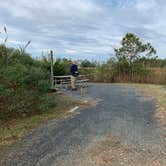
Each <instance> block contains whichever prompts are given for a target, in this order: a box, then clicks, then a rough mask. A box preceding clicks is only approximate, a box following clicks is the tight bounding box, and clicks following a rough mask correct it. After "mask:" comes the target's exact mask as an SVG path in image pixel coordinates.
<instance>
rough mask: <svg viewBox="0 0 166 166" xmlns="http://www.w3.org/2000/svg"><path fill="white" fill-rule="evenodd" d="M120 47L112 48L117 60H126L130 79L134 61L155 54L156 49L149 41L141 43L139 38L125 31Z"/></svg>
mask: <svg viewBox="0 0 166 166" xmlns="http://www.w3.org/2000/svg"><path fill="white" fill-rule="evenodd" d="M121 45H122V46H121V47H120V48H116V49H114V51H115V55H116V57H117V59H118V61H119V62H120V61H126V62H127V63H128V64H129V69H130V71H129V72H130V79H131V80H132V79H133V74H134V70H133V69H134V62H135V61H136V60H138V59H140V58H141V57H145V58H151V57H153V55H154V54H156V50H155V49H154V48H153V47H152V45H151V44H150V43H145V44H144V43H143V42H142V41H141V39H140V38H139V37H138V36H136V35H135V34H133V33H127V34H126V35H125V37H123V39H122V41H121Z"/></svg>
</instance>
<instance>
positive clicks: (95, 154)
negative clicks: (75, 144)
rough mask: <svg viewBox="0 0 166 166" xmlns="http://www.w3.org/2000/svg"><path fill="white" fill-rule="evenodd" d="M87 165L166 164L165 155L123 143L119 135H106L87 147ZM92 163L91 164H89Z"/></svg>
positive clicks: (153, 165) (154, 165) (158, 165)
mask: <svg viewBox="0 0 166 166" xmlns="http://www.w3.org/2000/svg"><path fill="white" fill-rule="evenodd" d="M86 154H87V155H88V156H89V159H88V160H87V161H88V162H87V163H86V164H87V165H95V166H112V165H115V166H117V165H118V166H124V165H125V166H129V165H144V166H149V165H151V166H162V165H165V164H166V159H165V155H162V156H161V155H160V157H159V155H158V154H157V153H155V152H151V151H149V150H142V149H139V148H138V147H135V146H133V145H126V144H123V143H122V142H121V141H120V139H119V138H118V137H106V138H104V139H102V140H100V141H97V142H95V143H94V144H93V145H91V146H89V147H88V148H87V152H86ZM89 163H91V164H89Z"/></svg>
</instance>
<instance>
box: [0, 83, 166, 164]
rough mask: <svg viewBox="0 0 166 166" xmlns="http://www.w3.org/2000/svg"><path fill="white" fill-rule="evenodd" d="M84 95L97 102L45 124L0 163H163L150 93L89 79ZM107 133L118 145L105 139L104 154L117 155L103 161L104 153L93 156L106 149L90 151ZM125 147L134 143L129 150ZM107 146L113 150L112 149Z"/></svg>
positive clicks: (165, 149) (165, 146) (165, 155)
mask: <svg viewBox="0 0 166 166" xmlns="http://www.w3.org/2000/svg"><path fill="white" fill-rule="evenodd" d="M74 93H75V94H74V95H77V93H78V92H74ZM84 98H92V99H93V100H95V101H97V105H96V107H92V108H88V109H87V108H86V109H84V110H81V111H80V112H79V113H76V114H75V115H74V116H73V117H70V118H67V119H64V120H61V121H57V120H51V121H49V122H47V123H46V124H43V125H42V126H40V127H39V128H38V129H36V130H34V131H33V132H32V133H31V134H29V135H28V136H27V137H26V138H24V139H23V140H22V141H21V142H20V143H19V144H18V145H17V146H16V147H15V148H14V149H12V150H11V152H10V153H9V154H8V156H7V157H6V160H3V161H1V162H0V165H4V166H8V165H11V166H15V165H16V166H17V165H20V166H22V165H25V166H33V165H34V166H40V165H42V166H47V165H48V166H79V165H80V166H86V165H87V166H91V165H101V166H102V165H103V166H104V165H106V166H107V165H129V164H130V165H142V162H143V161H146V162H147V165H148V164H149V165H153V164H154V165H157V163H158V164H159V165H163V166H164V165H166V140H165V134H164V131H163V130H162V129H161V128H160V126H159V124H158V123H157V121H156V119H155V117H154V112H155V104H154V101H153V99H152V98H147V97H144V96H142V95H141V94H138V93H136V92H135V90H134V89H133V88H131V87H129V86H125V85H111V84H90V86H89V88H88V89H87V92H86V94H85V96H84ZM109 138H110V140H111V139H112V140H115V139H116V138H117V139H118V140H119V141H120V143H119V144H120V145H121V146H118V148H117V149H116V146H114V147H113V148H112V147H111V146H112V145H110V144H111V143H109V144H108V146H107V147H105V148H106V149H107V150H109V153H107V155H108V154H110V155H112V154H113V155H114V156H115V157H114V158H113V159H112V158H111V159H110V160H112V161H107V160H109V157H108V156H107V160H106V161H104V160H103V158H102V161H97V158H98V157H101V153H105V150H102V151H99V152H98V153H99V154H95V157H94V156H93V155H92V156H91V152H90V151H91V150H92V151H93V149H95V147H98V145H99V144H100V142H102V144H103V140H104V139H106V140H108V139H109ZM107 142H108V141H107ZM107 142H106V143H107ZM106 143H105V144H103V147H104V146H105V145H106ZM109 146H110V147H109ZM126 146H127V147H128V148H127V150H128V151H127V152H126V153H127V155H126V154H125V155H124V156H125V158H124V159H123V158H122V157H120V156H119V157H118V155H119V154H116V152H117V153H120V152H122V147H126ZM108 147H109V148H108ZM129 147H132V148H131V151H130V152H129V150H130V148H129ZM111 148H112V149H113V150H114V151H113V150H112V152H110V149H111ZM89 149H90V150H89ZM123 153H124V151H123ZM125 161H126V162H125ZM154 161H156V162H154Z"/></svg>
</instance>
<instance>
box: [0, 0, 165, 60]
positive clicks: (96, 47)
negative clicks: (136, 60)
mask: <svg viewBox="0 0 166 166" xmlns="http://www.w3.org/2000/svg"><path fill="white" fill-rule="evenodd" d="M165 20H166V1H165V0H146V1H145V0H37V1H34V0H0V32H2V33H1V34H0V40H1V42H3V40H4V38H5V36H4V32H3V27H4V26H6V27H7V30H8V42H7V45H8V46H11V47H15V48H18V47H20V46H24V45H25V44H26V43H27V41H29V40H31V44H30V45H29V46H28V48H27V52H29V53H30V54H32V56H33V57H40V56H41V55H42V52H43V53H44V54H46V53H47V52H48V51H49V50H50V49H52V50H53V51H54V57H56V58H57V57H58V58H63V57H66V58H70V59H89V60H95V61H105V60H107V59H108V58H109V57H111V56H113V54H114V51H113V47H119V46H120V41H121V39H122V37H124V35H125V34H126V33H128V32H131V33H135V34H136V35H138V36H139V37H140V38H141V40H142V41H143V42H150V43H151V44H152V45H153V46H154V48H155V49H156V50H157V55H158V56H159V57H160V58H166V21H165Z"/></svg>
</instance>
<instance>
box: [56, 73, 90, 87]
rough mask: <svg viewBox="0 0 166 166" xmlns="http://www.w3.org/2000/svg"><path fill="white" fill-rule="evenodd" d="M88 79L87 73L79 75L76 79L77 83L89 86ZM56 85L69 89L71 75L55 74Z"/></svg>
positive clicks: (80, 85)
mask: <svg viewBox="0 0 166 166" xmlns="http://www.w3.org/2000/svg"><path fill="white" fill-rule="evenodd" d="M88 81H89V79H87V78H86V75H79V76H78V77H77V80H76V85H77V86H78V87H82V88H85V87H87V83H88ZM54 85H55V86H56V87H59V88H62V89H69V88H70V86H71V75H65V76H54Z"/></svg>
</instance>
